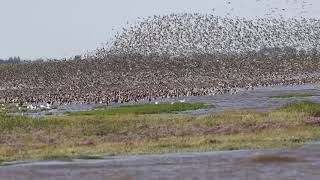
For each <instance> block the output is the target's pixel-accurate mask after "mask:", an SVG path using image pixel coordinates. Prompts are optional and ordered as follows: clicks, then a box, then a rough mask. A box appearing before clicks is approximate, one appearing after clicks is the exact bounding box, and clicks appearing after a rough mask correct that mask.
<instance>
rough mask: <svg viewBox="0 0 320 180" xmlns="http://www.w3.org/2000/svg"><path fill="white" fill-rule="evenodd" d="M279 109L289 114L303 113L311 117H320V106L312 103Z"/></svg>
mask: <svg viewBox="0 0 320 180" xmlns="http://www.w3.org/2000/svg"><path fill="white" fill-rule="evenodd" d="M279 109H280V110H283V111H287V112H303V113H306V114H307V115H309V116H315V117H319V116H320V104H319V103H315V102H311V101H303V102H298V103H290V104H287V105H285V106H283V107H280V108H279Z"/></svg>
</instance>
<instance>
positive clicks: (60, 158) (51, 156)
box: [42, 155, 72, 161]
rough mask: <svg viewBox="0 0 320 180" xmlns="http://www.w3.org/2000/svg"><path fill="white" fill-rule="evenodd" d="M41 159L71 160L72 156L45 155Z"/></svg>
mask: <svg viewBox="0 0 320 180" xmlns="http://www.w3.org/2000/svg"><path fill="white" fill-rule="evenodd" d="M42 159H43V160H46V161H72V157H71V156H66V155H47V156H44V157H43V158H42Z"/></svg>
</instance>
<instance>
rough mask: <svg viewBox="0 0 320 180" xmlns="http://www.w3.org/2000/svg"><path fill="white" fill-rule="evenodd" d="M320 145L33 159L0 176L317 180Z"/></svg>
mask: <svg viewBox="0 0 320 180" xmlns="http://www.w3.org/2000/svg"><path fill="white" fill-rule="evenodd" d="M261 154H268V155H274V156H276V157H291V158H295V160H294V161H285V160H284V161H283V160H282V161H281V160H278V161H259V162H257V161H250V159H251V158H254V157H256V156H257V155H261ZM319 169H320V144H318V143H314V144H307V145H305V146H304V147H302V148H299V149H295V150H265V151H246V150H242V151H223V152H208V153H179V154H166V155H148V156H119V157H110V158H109V157H107V158H106V159H103V160H75V161H72V162H59V161H51V162H45V161H43V162H34V163H26V164H17V165H11V166H4V167H0V179H16V180H20V179H21V180H22V179H23V180H29V179H30V180H31V179H32V180H36V179H41V180H51V179H52V180H53V179H95V180H96V179H97V180H99V179H110V180H113V179H114V180H131V179H132V180H135V179H137V180H145V179H146V180H150V179H170V180H178V179H210V180H212V179H219V180H224V179H226V180H230V179H231V180H232V179H235V180H239V179H240V180H242V179H243V180H244V179H259V180H260V179H262V180H263V179H301V180H302V179H308V180H312V179H315V180H316V179H317V180H318V179H320V171H319Z"/></svg>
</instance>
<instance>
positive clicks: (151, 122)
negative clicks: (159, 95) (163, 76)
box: [0, 102, 320, 161]
mask: <svg viewBox="0 0 320 180" xmlns="http://www.w3.org/2000/svg"><path fill="white" fill-rule="evenodd" d="M138 107H139V106H138ZM139 108H140V107H139ZM139 108H137V109H139ZM125 109H126V108H125ZM105 111H106V110H93V112H94V113H92V111H91V112H90V113H87V114H82V113H80V114H78V113H77V114H71V115H68V116H62V117H47V118H44V119H41V120H34V119H29V118H26V117H12V116H8V115H5V114H3V113H2V114H1V113H0V161H14V160H26V159H28V160H30V159H46V160H52V159H61V160H70V159H72V158H82V159H91V158H99V157H100V155H110V156H111V155H131V154H150V153H169V152H195V151H197V152H202V151H214V150H238V149H272V148H287V147H298V146H300V145H301V144H303V143H305V142H307V141H312V140H319V139H320V126H319V124H320V123H319V122H320V120H319V119H318V116H319V115H320V105H319V104H316V103H311V102H301V103H296V104H290V105H286V106H283V107H281V108H279V109H276V110H272V111H270V112H254V111H228V112H221V113H215V114H211V115H206V116H201V117H191V116H184V115H175V114H166V115H148V114H150V111H132V110H128V109H126V111H125V110H114V111H115V112H117V113H110V111H109V110H108V111H107V113H106V112H105ZM119 111H120V113H118V112H119ZM175 111H177V110H175ZM97 112H98V113H97ZM152 112H154V111H153V110H152ZM156 113H158V111H157V112H156Z"/></svg>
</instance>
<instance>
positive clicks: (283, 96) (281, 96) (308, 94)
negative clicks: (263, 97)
mask: <svg viewBox="0 0 320 180" xmlns="http://www.w3.org/2000/svg"><path fill="white" fill-rule="evenodd" d="M310 96H318V95H317V94H314V93H288V94H282V95H277V96H270V98H278V99H287V98H292V97H310Z"/></svg>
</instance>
